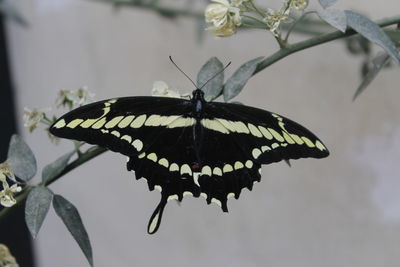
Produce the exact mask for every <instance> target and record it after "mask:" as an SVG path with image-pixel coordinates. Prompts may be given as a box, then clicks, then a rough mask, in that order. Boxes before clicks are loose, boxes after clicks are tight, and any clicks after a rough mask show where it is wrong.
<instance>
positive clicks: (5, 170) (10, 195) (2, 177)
mask: <svg viewBox="0 0 400 267" xmlns="http://www.w3.org/2000/svg"><path fill="white" fill-rule="evenodd" d="M7 178H9V179H11V180H13V181H15V177H14V174H13V173H12V171H11V170H10V168H9V167H8V164H7V162H3V163H1V164H0V182H1V184H2V187H3V189H2V191H0V204H1V205H2V206H4V207H11V206H14V205H15V204H16V203H17V201H16V200H15V198H14V193H18V192H21V190H22V188H21V187H20V186H18V184H16V183H15V184H13V185H12V186H11V187H10V185H9V184H8V182H7ZM0 266H1V265H0Z"/></svg>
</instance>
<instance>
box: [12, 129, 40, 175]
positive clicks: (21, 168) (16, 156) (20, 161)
mask: <svg viewBox="0 0 400 267" xmlns="http://www.w3.org/2000/svg"><path fill="white" fill-rule="evenodd" d="M7 161H8V165H9V167H10V168H11V170H12V171H13V173H14V174H15V176H17V177H18V178H20V179H21V180H23V181H26V182H27V181H29V180H30V179H32V178H33V176H35V174H36V171H37V166H36V159H35V155H34V154H33V152H32V150H31V149H30V148H29V146H28V145H27V144H26V143H25V142H24V140H22V138H21V137H19V136H18V135H16V134H14V135H13V136H12V137H11V141H10V147H9V148H8V159H7Z"/></svg>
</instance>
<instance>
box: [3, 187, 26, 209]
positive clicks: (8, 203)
mask: <svg viewBox="0 0 400 267" xmlns="http://www.w3.org/2000/svg"><path fill="white" fill-rule="evenodd" d="M2 184H3V190H2V191H1V192H0V204H1V205H2V206H4V207H12V206H14V205H15V204H16V203H17V200H15V198H14V193H18V192H21V190H22V188H21V187H20V186H18V185H17V184H13V185H12V186H11V187H9V185H8V183H7V181H5V182H4V181H3V182H2Z"/></svg>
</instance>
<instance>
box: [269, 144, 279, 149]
mask: <svg viewBox="0 0 400 267" xmlns="http://www.w3.org/2000/svg"><path fill="white" fill-rule="evenodd" d="M277 147H279V144H278V143H273V144H272V145H271V148H272V149H275V148H277Z"/></svg>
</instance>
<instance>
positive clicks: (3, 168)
mask: <svg viewBox="0 0 400 267" xmlns="http://www.w3.org/2000/svg"><path fill="white" fill-rule="evenodd" d="M7 177H8V178H9V179H10V180H12V181H14V182H16V179H15V176H14V173H13V172H12V171H11V169H10V167H9V166H8V163H7V161H5V162H3V163H0V182H5V181H7Z"/></svg>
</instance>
